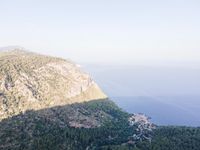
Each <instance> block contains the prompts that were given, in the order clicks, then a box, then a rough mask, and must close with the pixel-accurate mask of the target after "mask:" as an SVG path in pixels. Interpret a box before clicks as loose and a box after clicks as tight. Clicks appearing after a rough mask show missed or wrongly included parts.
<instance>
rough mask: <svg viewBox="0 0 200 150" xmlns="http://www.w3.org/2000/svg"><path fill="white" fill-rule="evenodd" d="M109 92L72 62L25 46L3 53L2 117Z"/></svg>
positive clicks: (0, 64) (0, 67)
mask: <svg viewBox="0 0 200 150" xmlns="http://www.w3.org/2000/svg"><path fill="white" fill-rule="evenodd" d="M105 98H106V95H105V94H104V93H103V92H102V91H101V89H100V88H99V87H98V85H97V84H96V83H95V82H94V81H93V80H92V79H91V77H90V76H89V75H88V74H86V73H85V72H83V71H81V69H80V68H79V67H78V66H77V65H76V64H74V63H72V62H71V61H67V60H64V59H61V58H55V57H50V56H44V55H39V54H35V53H31V52H27V51H23V50H21V49H14V50H11V51H10V50H9V51H3V52H0V120H2V119H3V118H8V117H10V116H13V115H17V114H19V113H24V112H25V111H27V110H40V109H44V108H50V107H54V106H63V105H66V104H73V103H78V102H85V101H90V100H95V99H105Z"/></svg>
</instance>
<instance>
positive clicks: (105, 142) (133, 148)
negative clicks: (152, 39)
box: [0, 100, 200, 150]
mask: <svg viewBox="0 0 200 150" xmlns="http://www.w3.org/2000/svg"><path fill="white" fill-rule="evenodd" d="M69 107H70V108H73V109H78V110H79V113H80V114H82V113H83V114H84V115H86V116H92V115H91V114H95V115H97V118H100V116H98V114H100V115H102V114H104V115H105V118H104V119H103V118H100V119H101V121H103V124H101V126H100V127H97V128H74V127H70V126H69V125H63V122H61V121H58V120H54V119H55V118H53V119H52V118H48V117H47V116H44V114H43V113H44V112H47V111H50V109H46V110H41V111H27V112H26V113H25V114H20V115H18V116H14V117H12V118H9V119H5V120H3V121H1V122H0V139H1V140H0V149H3V150H4V149H5V150H7V149H11V150H12V149H15V150H29V149H30V150H31V149H37V150H46V149H48V150H57V149H58V150H60V149H66V150H85V149H88V150H199V147H200V128H192V127H170V126H169V127H164V126H163V127H157V128H156V129H154V130H153V131H152V132H151V133H149V134H152V135H151V136H152V139H151V140H144V139H138V140H133V135H134V134H136V133H137V126H136V125H135V126H130V125H129V122H128V117H129V116H130V115H129V114H128V113H126V112H123V111H122V110H121V109H119V108H118V107H117V106H116V105H115V104H114V103H113V102H112V101H109V100H99V101H91V102H85V103H81V104H73V105H69V106H68V107H64V108H62V107H58V108H52V109H54V112H55V113H59V110H61V111H62V109H69ZM71 110H72V109H70V111H71ZM100 112H103V113H100ZM108 116H109V117H108ZM57 117H58V118H59V117H60V119H61V120H62V119H64V118H62V117H61V116H59V115H58V116H57Z"/></svg>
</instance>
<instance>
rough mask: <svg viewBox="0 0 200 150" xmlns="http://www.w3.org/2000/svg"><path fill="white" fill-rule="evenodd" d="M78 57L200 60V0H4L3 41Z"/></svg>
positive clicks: (0, 13) (0, 9)
mask: <svg viewBox="0 0 200 150" xmlns="http://www.w3.org/2000/svg"><path fill="white" fill-rule="evenodd" d="M8 45H20V46H23V47H25V48H27V49H30V50H34V51H37V52H41V53H47V54H50V55H57V56H62V57H65V58H70V59H72V60H74V61H77V62H104V63H107V62H109V63H116V64H118V63H131V64H134V63H135V62H141V63H150V62H156V61H194V62H195V61H199V60H200V1H199V0H90V1H89V0H73V1H72V0H70V1H69V0H0V46H8Z"/></svg>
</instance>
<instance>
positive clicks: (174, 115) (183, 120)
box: [86, 65, 200, 126]
mask: <svg viewBox="0 0 200 150" xmlns="http://www.w3.org/2000/svg"><path fill="white" fill-rule="evenodd" d="M86 69H87V70H88V71H89V72H90V73H91V74H92V75H93V77H94V78H95V80H96V81H97V82H98V83H99V85H100V86H101V87H102V88H103V90H104V91H105V92H106V93H107V94H108V96H110V97H111V99H112V100H113V101H115V102H116V103H117V104H118V105H119V106H120V107H121V108H123V109H124V110H126V111H128V112H131V113H145V114H147V115H148V116H150V117H151V118H152V121H153V122H154V123H156V124H159V125H187V126H200V119H199V118H200V93H199V91H200V80H199V77H200V69H199V68H198V67H193V68H192V67H183V66H182V67H181V66H179V67H172V66H168V67H167V66H154V67H152V66H146V67H145V66H112V67H111V66H101V65H99V66H98V65H96V66H95V65H86Z"/></svg>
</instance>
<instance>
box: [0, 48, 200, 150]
mask: <svg viewBox="0 0 200 150" xmlns="http://www.w3.org/2000/svg"><path fill="white" fill-rule="evenodd" d="M158 113H159V112H158ZM199 147H200V128H192V127H159V126H156V125H154V124H152V123H151V121H150V120H149V117H147V116H146V115H144V114H129V113H127V112H125V111H123V110H122V109H120V108H119V107H118V106H117V105H116V104H115V103H114V102H112V101H111V100H109V98H108V97H107V96H106V95H105V94H104V93H103V92H102V90H101V89H100V88H99V87H98V85H97V84H96V83H95V82H94V81H93V80H92V79H91V77H90V76H89V75H88V74H87V73H85V72H84V71H82V69H81V68H80V67H79V66H78V65H76V64H75V63H73V62H71V61H69V60H64V59H61V58H56V57H50V56H44V55H40V54H36V53H33V52H29V51H25V50H24V49H23V48H20V47H17V48H10V47H9V48H7V49H6V50H5V49H3V50H1V52H0V150H35V149H37V150H162V149H163V150H168V149H169V150H192V149H196V150H198V149H199Z"/></svg>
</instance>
